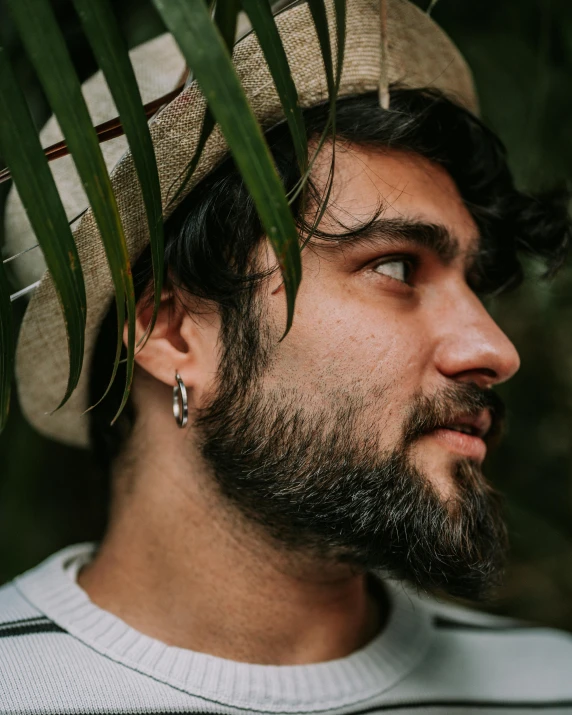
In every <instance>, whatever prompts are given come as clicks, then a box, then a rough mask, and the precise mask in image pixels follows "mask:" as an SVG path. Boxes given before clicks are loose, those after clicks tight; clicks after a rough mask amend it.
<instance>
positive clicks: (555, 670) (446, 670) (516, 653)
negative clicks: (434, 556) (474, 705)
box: [410, 594, 572, 708]
mask: <svg viewBox="0 0 572 715" xmlns="http://www.w3.org/2000/svg"><path fill="white" fill-rule="evenodd" d="M410 598H411V603H412V607H413V608H415V609H422V610H423V611H424V612H425V614H426V615H427V617H428V620H429V623H430V627H431V634H432V636H431V646H430V648H429V649H428V652H427V654H426V657H425V659H424V660H423V662H422V663H421V664H420V666H419V668H418V670H417V674H416V679H417V682H418V683H422V684H423V687H424V688H425V693H428V692H430V691H434V692H433V696H434V697H436V698H438V697H442V696H444V695H447V697H451V696H452V697H456V698H458V699H459V700H465V699H466V700H468V701H471V702H480V701H494V702H499V703H503V706H504V707H506V706H507V705H508V704H511V703H512V704H516V703H521V704H522V706H523V707H524V705H525V704H535V705H537V706H538V705H539V704H540V703H555V704H557V703H566V705H567V707H568V706H570V707H571V708H572V635H571V634H569V633H566V632H564V631H559V630H556V629H553V628H545V627H538V626H534V625H532V624H529V623H526V622H522V621H518V620H516V619H512V618H506V617H501V616H495V615H491V614H488V613H483V612H480V611H476V610H472V609H470V608H466V607H462V606H457V605H453V604H449V603H445V602H442V601H437V600H434V599H431V598H427V597H422V596H418V595H414V594H410Z"/></svg>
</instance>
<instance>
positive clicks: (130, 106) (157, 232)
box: [73, 0, 165, 415]
mask: <svg viewBox="0 0 572 715" xmlns="http://www.w3.org/2000/svg"><path fill="white" fill-rule="evenodd" d="M73 2H74V5H75V7H76V10H77V13H78V15H79V17H80V20H81V22H82V25H83V28H84V31H85V34H86V35H87V38H88V40H89V43H90V45H91V47H92V49H93V51H94V54H95V58H96V60H97V63H98V65H99V67H100V69H101V70H102V72H103V74H104V76H105V79H106V82H107V86H108V87H109V91H110V92H111V95H112V97H113V101H114V102H115V106H116V107H117V111H118V112H119V117H120V119H121V124H122V126H123V130H124V132H125V136H126V138H127V141H128V142H129V148H130V149H131V154H132V156H133V163H134V165H135V169H136V171H137V176H138V178H139V184H140V186H141V192H142V195H143V201H144V204H145V210H146V213H147V225H148V228H149V242H150V246H151V257H152V264H153V289H154V307H153V314H152V317H151V320H150V322H149V326H148V327H147V330H146V332H145V335H144V336H143V338H142V339H141V341H140V344H141V343H144V342H145V339H146V337H148V336H149V334H150V333H151V331H152V330H153V327H154V325H155V321H156V318H157V312H158V310H159V306H160V304H161V289H162V287H163V266H164V252H165V249H164V234H163V215H162V207H161V186H160V183H159V172H158V170H157V162H156V159H155V150H154V148H153V142H152V140H151V134H150V132H149V127H148V124H147V117H146V116H145V111H144V109H143V100H142V98H141V94H140V92H139V87H138V85H137V80H136V78H135V73H134V71H133V67H132V65H131V61H130V59H129V52H128V49H127V46H126V45H125V42H124V41H123V37H122V35H121V32H120V30H119V27H118V26H117V22H116V20H115V16H114V14H113V11H112V9H111V6H110V4H109V2H108V0H97V2H93V0H73ZM134 330H135V323H134V322H131V321H130V322H129V342H130V343H131V342H132V341H134V340H135V332H134ZM126 370H127V385H126V387H127V388H128V387H129V386H130V384H131V381H132V377H133V362H132V361H130V360H128V361H127V365H126ZM128 394H129V391H128V389H126V390H125V393H124V396H123V400H122V403H121V405H120V407H119V412H118V415H119V413H120V412H121V411H122V409H123V407H124V406H125V402H126V400H127V397H128Z"/></svg>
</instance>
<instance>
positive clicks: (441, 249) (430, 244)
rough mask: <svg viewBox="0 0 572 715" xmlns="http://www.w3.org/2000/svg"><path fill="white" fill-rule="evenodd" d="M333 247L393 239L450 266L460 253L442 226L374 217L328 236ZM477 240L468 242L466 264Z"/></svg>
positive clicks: (476, 249)
mask: <svg viewBox="0 0 572 715" xmlns="http://www.w3.org/2000/svg"><path fill="white" fill-rule="evenodd" d="M330 240H333V241H334V243H335V244H336V245H337V246H340V247H342V246H344V245H348V244H350V245H352V246H358V245H361V244H371V243H378V242H383V243H390V242H392V241H395V240H401V241H406V242H407V243H411V244H414V245H416V246H420V247H422V248H426V249H429V250H430V251H432V252H433V253H434V254H435V255H436V256H437V257H438V258H439V260H440V261H441V262H442V263H443V264H444V265H448V264H450V263H451V262H452V261H453V260H454V259H455V258H457V257H458V256H459V255H460V253H461V247H460V245H459V240H458V239H457V238H456V237H455V236H453V234H452V233H451V232H450V231H449V229H448V228H447V227H446V226H443V225H442V224H435V223H424V222H422V221H413V220H407V219H402V218H381V219H380V218H378V219H375V220H374V221H371V223H369V224H367V225H366V226H363V227H360V228H358V229H356V230H355V231H351V230H349V231H347V232H346V233H342V234H340V235H339V236H338V237H336V236H335V235H330ZM479 248H480V239H479V238H475V239H473V241H471V246H470V248H469V250H468V252H467V258H468V263H473V262H474V260H475V258H476V256H477V255H478V253H479Z"/></svg>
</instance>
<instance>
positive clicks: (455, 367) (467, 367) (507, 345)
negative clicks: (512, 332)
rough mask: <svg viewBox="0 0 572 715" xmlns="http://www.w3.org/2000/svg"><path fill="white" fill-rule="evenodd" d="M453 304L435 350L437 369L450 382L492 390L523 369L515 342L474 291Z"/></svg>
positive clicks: (449, 306)
mask: <svg viewBox="0 0 572 715" xmlns="http://www.w3.org/2000/svg"><path fill="white" fill-rule="evenodd" d="M458 298H459V299H458V300H454V301H449V302H448V307H447V309H446V310H445V311H444V312H443V313H442V317H443V321H442V322H441V324H440V326H439V330H440V334H439V339H438V342H437V347H436V350H435V356H434V357H435V362H436V366H437V369H438V370H439V371H440V372H441V373H442V374H443V375H444V376H446V377H448V378H449V379H454V380H457V381H461V382H475V383H477V384H478V385H479V386H480V387H492V386H493V385H498V384H500V383H501V382H505V381H506V380H508V379H510V378H511V377H512V376H513V375H514V374H515V373H516V372H517V371H518V369H519V367H520V358H519V355H518V352H517V350H516V348H515V347H514V345H513V344H512V342H511V341H510V340H509V339H508V337H507V336H506V335H505V333H504V332H503V331H502V330H501V329H500V327H499V326H498V325H497V323H496V322H495V321H494V320H493V318H492V317H491V316H490V315H489V313H488V312H487V310H486V309H485V307H484V306H483V304H482V303H481V301H480V300H479V299H478V298H477V296H476V295H475V294H474V293H473V292H472V291H468V292H467V293H465V295H463V296H462V298H461V297H460V296H458Z"/></svg>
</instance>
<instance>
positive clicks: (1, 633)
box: [0, 582, 55, 648]
mask: <svg viewBox="0 0 572 715" xmlns="http://www.w3.org/2000/svg"><path fill="white" fill-rule="evenodd" d="M53 626H55V624H54V623H53V622H52V621H50V619H49V618H47V617H46V616H45V615H44V614H43V613H42V612H41V611H40V610H38V609H37V608H36V607H35V606H33V605H32V604H31V603H30V602H29V601H27V600H26V599H25V598H24V597H23V596H22V594H21V593H20V591H19V590H18V589H17V588H16V586H15V584H14V583H13V582H12V583H8V584H6V585H5V586H2V587H0V641H1V642H2V643H0V648H2V645H4V647H6V644H7V642H8V640H9V639H11V638H16V637H19V636H21V635H26V634H28V633H41V632H42V631H45V632H50V631H51V630H53V628H52V627H53Z"/></svg>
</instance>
